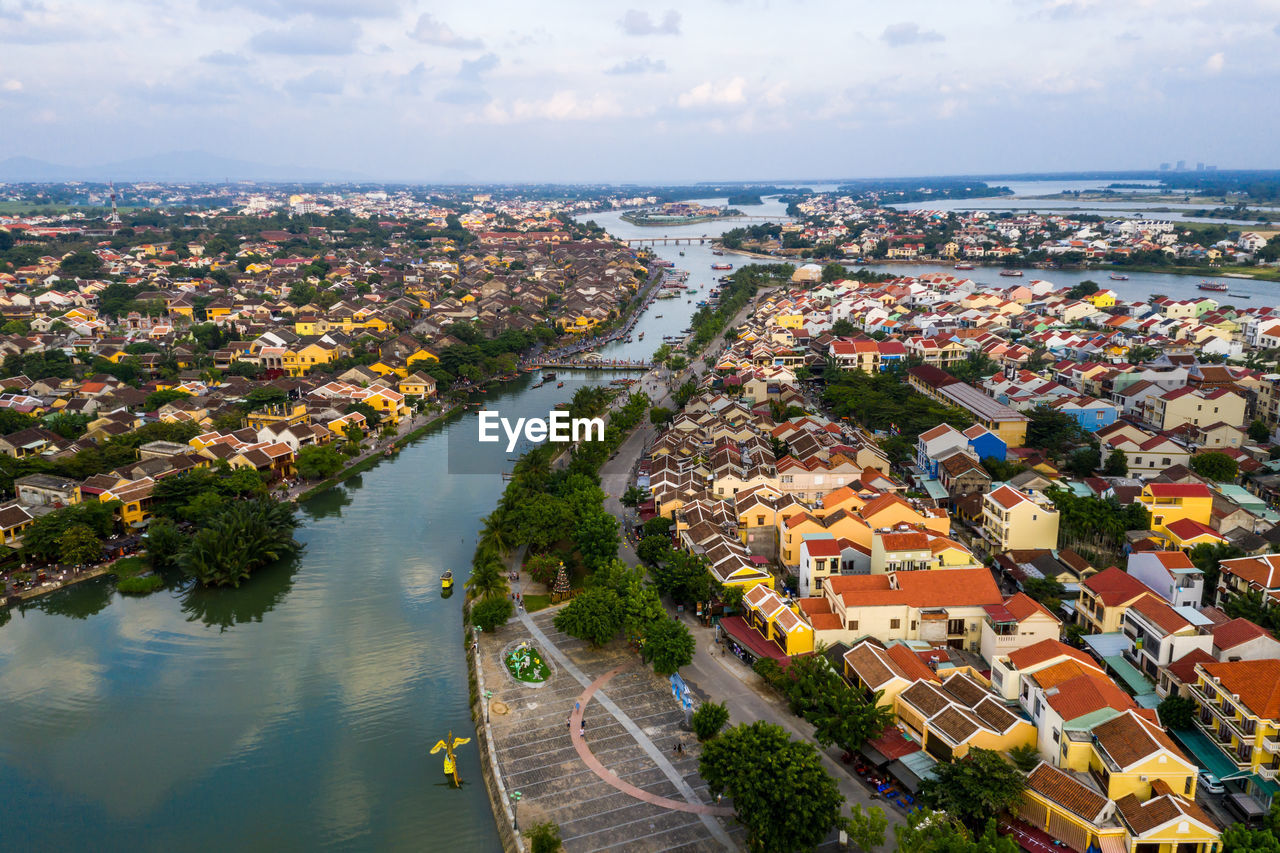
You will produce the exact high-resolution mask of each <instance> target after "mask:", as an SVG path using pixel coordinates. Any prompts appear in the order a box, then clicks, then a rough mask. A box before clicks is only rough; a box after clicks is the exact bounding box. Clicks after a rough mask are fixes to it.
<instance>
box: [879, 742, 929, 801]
mask: <svg viewBox="0 0 1280 853" xmlns="http://www.w3.org/2000/svg"><path fill="white" fill-rule="evenodd" d="M937 766H938V762H937V761H936V760H935V759H934V757H933V756H932V755H930V754H929V753H927V752H925V751H924V750H919V751H917V752H912V753H909V754H907V755H904V756H902V757H901V758H899V759H898V760H897V761H895V762H893V763H892V764H890V765H889V775H890V776H892V777H893V778H895V779H897V780H898V781H899V782H901V783H902V784H903V785H905V786H906V787H907V788H909V789H911V792H912V793H915V792H917V791H919V790H920V783H921V782H923V781H924V780H925V779H931V778H933V775H934V769H935V768H936V767H937Z"/></svg>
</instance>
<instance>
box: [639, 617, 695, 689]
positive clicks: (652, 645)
mask: <svg viewBox="0 0 1280 853" xmlns="http://www.w3.org/2000/svg"><path fill="white" fill-rule="evenodd" d="M696 647H697V645H696V643H695V642H694V639H693V634H691V633H689V629H688V628H686V627H685V624H684V623H683V622H681V621H680V620H679V619H673V618H670V617H666V618H662V619H656V620H654V621H653V622H650V623H649V626H648V628H647V629H646V631H645V634H644V645H642V646H641V647H640V654H641V656H642V657H643V658H644V659H645V660H646V661H647V662H649V663H651V664H653V671H654V672H656V673H658V675H674V674H675V673H676V672H677V671H678V670H679V669H680V667H682V666H688V665H689V664H690V663H691V662H692V661H693V652H694V649H695V648H696Z"/></svg>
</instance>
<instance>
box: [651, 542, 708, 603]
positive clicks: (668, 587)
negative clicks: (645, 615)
mask: <svg viewBox="0 0 1280 853" xmlns="http://www.w3.org/2000/svg"><path fill="white" fill-rule="evenodd" d="M649 575H650V576H651V577H652V578H653V582H654V585H655V586H657V588H658V591H659V592H660V593H662V594H663V595H665V596H669V597H670V598H671V599H672V600H673V601H677V602H680V603H682V604H692V603H694V602H698V601H710V600H711V599H712V597H714V595H715V593H716V588H717V586H718V584H717V583H716V579H715V578H714V577H712V576H711V572H710V570H709V569H708V568H707V561H706V558H705V557H702V556H701V555H698V554H690V553H689V552H687V551H676V550H674V549H670V548H669V549H668V550H667V552H666V555H665V559H663V560H662V561H661V562H660V563H658V564H657V565H655V566H654V567H653V568H651V569H650V570H649Z"/></svg>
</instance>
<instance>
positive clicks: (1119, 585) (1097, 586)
mask: <svg viewBox="0 0 1280 853" xmlns="http://www.w3.org/2000/svg"><path fill="white" fill-rule="evenodd" d="M1081 586H1083V587H1085V588H1086V589H1088V590H1089V591H1091V592H1092V593H1093V594H1094V595H1096V596H1098V598H1099V599H1100V600H1101V601H1102V603H1103V604H1104V605H1106V606H1107V607H1117V606H1119V605H1121V604H1127V603H1128V602H1130V601H1133V600H1134V599H1135V598H1137V597H1138V596H1140V595H1142V594H1143V593H1144V592H1151V588H1150V587H1148V586H1147V585H1146V584H1144V583H1143V582H1142V581H1140V580H1138V579H1137V578H1135V577H1134V576H1133V575H1130V574H1126V573H1125V572H1122V571H1120V569H1118V568H1116V567H1115V566H1110V567H1109V568H1106V569H1103V570H1102V571H1100V572H1098V573H1097V574H1096V575H1093V576H1091V577H1088V578H1086V579H1085V580H1084V581H1083V582H1082V583H1081Z"/></svg>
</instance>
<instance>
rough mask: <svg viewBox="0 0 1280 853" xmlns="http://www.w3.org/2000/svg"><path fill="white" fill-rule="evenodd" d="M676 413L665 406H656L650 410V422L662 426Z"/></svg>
mask: <svg viewBox="0 0 1280 853" xmlns="http://www.w3.org/2000/svg"><path fill="white" fill-rule="evenodd" d="M674 415H675V412H673V411H671V409H668V408H666V407H665V406H654V407H653V408H652V409H650V410H649V422H650V423H652V424H653V425H654V426H662V425H663V424H665V423H666V422H667V421H669V420H671V418H672V416H674Z"/></svg>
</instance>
